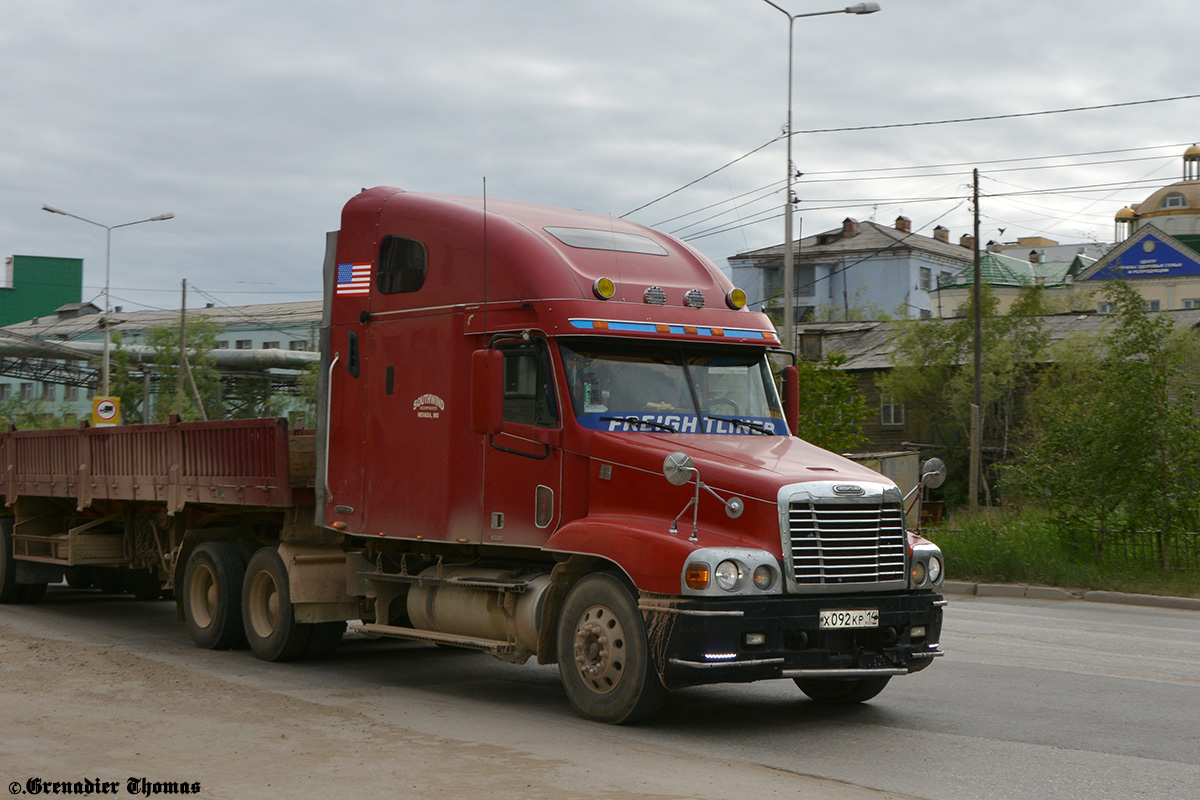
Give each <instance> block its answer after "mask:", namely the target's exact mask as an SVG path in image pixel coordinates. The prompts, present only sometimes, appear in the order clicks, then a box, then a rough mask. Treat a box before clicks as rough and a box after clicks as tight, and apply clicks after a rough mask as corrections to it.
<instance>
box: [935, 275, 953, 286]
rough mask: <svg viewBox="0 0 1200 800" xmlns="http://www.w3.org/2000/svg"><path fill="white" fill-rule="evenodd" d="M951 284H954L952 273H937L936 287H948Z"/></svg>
mask: <svg viewBox="0 0 1200 800" xmlns="http://www.w3.org/2000/svg"><path fill="white" fill-rule="evenodd" d="M953 282H954V273H953V272H939V273H938V286H949V285H950V284H952V283H953Z"/></svg>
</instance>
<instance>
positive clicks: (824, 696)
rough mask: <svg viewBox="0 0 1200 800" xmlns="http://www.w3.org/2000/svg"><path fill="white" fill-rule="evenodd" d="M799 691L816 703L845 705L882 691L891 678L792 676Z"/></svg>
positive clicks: (866, 698)
mask: <svg viewBox="0 0 1200 800" xmlns="http://www.w3.org/2000/svg"><path fill="white" fill-rule="evenodd" d="M792 680H794V681H795V682H796V685H797V686H799V687H800V691H802V692H804V693H805V694H806V695H808V696H809V697H811V698H812V699H813V700H816V701H817V702H818V703H824V704H825V705H833V706H845V705H851V704H853V703H865V702H867V701H868V700H870V699H871V698H872V697H874V696H875V695H877V694H879V693H880V692H882V691H883V689H884V687H885V686H887V685H888V681H890V680H891V678H890V677H888V676H886V675H885V676H883V677H879V678H858V679H852V680H821V679H816V678H793V679H792Z"/></svg>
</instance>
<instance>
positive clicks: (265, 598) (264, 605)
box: [248, 570, 279, 639]
mask: <svg viewBox="0 0 1200 800" xmlns="http://www.w3.org/2000/svg"><path fill="white" fill-rule="evenodd" d="M248 605H249V611H250V627H251V628H252V629H253V630H254V633H255V634H256V635H257V636H258V637H259V638H260V639H266V638H268V637H269V636H270V635H271V634H272V633H274V632H275V627H276V626H277V625H278V624H279V587H278V586H276V585H275V579H274V578H273V577H272V576H271V573H270V572H267V571H266V570H263V571H262V572H259V573H258V574H257V575H255V576H254V580H253V581H251V583H250V598H249V603H248Z"/></svg>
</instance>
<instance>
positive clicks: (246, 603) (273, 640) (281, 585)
mask: <svg viewBox="0 0 1200 800" xmlns="http://www.w3.org/2000/svg"><path fill="white" fill-rule="evenodd" d="M242 622H243V627H244V628H245V631H246V641H247V642H248V643H249V644H250V649H251V650H253V651H254V655H256V656H258V657H259V658H261V659H262V660H263V661H295V660H296V659H297V658H300V657H301V656H302V655H304V651H305V648H306V647H307V646H308V642H309V638H310V636H311V634H312V626H311V625H302V624H300V623H297V622H296V609H295V607H294V606H293V605H292V599H291V591H290V589H289V587H288V577H287V567H286V566H284V563H283V559H282V558H280V557H279V552H278V551H277V550H276V549H275V548H273V547H263V548H261V549H259V551H258V552H257V553H255V554H254V555H253V556H251V558H250V563H249V564H247V565H246V577H245V580H244V581H243V583H242Z"/></svg>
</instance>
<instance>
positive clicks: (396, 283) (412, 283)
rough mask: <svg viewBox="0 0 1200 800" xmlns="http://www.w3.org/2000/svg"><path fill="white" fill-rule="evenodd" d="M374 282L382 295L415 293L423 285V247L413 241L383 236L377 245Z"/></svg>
mask: <svg viewBox="0 0 1200 800" xmlns="http://www.w3.org/2000/svg"><path fill="white" fill-rule="evenodd" d="M378 276H379V277H378V278H377V279H376V282H377V284H378V286H379V291H380V292H382V293H383V294H399V293H401V292H415V291H416V290H417V289H420V288H421V285H422V284H423V283H425V245H423V244H421V243H420V242H418V241H416V240H415V239H405V238H402V237H400V236H385V237H383V241H382V242H381V243H380V245H379V272H378Z"/></svg>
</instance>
